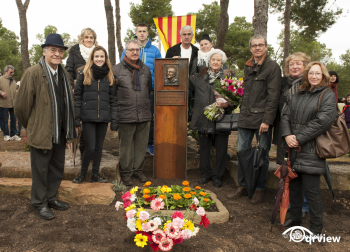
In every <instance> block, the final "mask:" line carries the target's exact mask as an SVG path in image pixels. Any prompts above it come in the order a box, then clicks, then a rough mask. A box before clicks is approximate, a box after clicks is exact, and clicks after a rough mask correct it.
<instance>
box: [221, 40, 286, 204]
mask: <svg viewBox="0 0 350 252" xmlns="http://www.w3.org/2000/svg"><path fill="white" fill-rule="evenodd" d="M249 46H250V51H251V52H252V54H253V57H252V58H251V59H250V60H248V61H247V63H246V64H245V66H244V95H243V100H242V105H241V111H240V115H239V120H238V142H237V151H240V150H244V149H247V148H250V147H251V145H252V140H253V137H254V135H256V137H258V136H259V135H260V136H259V142H260V146H266V148H267V155H266V159H265V165H264V166H263V167H261V171H260V176H259V181H258V186H257V189H256V191H255V193H254V195H253V197H252V200H251V204H258V203H260V202H261V200H262V196H263V191H264V190H265V189H266V179H267V174H268V169H269V151H270V147H271V139H272V125H273V123H274V120H275V116H276V112H277V107H278V100H279V94H280V84H281V70H280V67H279V65H278V64H277V63H276V62H274V61H272V60H270V59H269V58H268V55H267V42H266V38H265V37H263V36H261V35H254V36H253V37H252V38H251V39H250V41H249ZM245 161H246V160H238V182H239V184H240V186H239V188H238V189H237V190H236V191H235V192H232V193H229V194H227V195H226V196H227V198H232V199H233V198H239V197H241V196H242V195H245V194H247V190H246V184H245V181H244V178H243V174H242V170H241V163H243V162H245Z"/></svg>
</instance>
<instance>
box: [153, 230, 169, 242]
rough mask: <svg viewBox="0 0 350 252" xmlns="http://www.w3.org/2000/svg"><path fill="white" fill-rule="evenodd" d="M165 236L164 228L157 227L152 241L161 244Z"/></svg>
mask: <svg viewBox="0 0 350 252" xmlns="http://www.w3.org/2000/svg"><path fill="white" fill-rule="evenodd" d="M165 237H166V236H165V233H164V232H163V230H160V229H157V230H156V231H154V232H153V235H152V241H153V242H154V243H157V244H159V243H160V242H161V241H162V240H163V239H164V238H165Z"/></svg>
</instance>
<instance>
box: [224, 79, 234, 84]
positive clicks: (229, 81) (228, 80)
mask: <svg viewBox="0 0 350 252" xmlns="http://www.w3.org/2000/svg"><path fill="white" fill-rule="evenodd" d="M225 81H226V82H227V83H230V84H231V83H232V82H233V80H230V79H226V80H225Z"/></svg>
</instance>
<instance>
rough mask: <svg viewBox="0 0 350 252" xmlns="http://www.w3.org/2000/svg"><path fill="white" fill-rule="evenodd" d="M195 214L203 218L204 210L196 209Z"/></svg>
mask: <svg viewBox="0 0 350 252" xmlns="http://www.w3.org/2000/svg"><path fill="white" fill-rule="evenodd" d="M196 213H197V214H198V215H200V216H204V215H205V210H204V208H203V207H198V209H197V211H196Z"/></svg>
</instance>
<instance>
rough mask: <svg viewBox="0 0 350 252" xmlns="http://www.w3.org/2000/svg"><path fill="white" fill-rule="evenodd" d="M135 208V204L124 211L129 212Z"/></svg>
mask: <svg viewBox="0 0 350 252" xmlns="http://www.w3.org/2000/svg"><path fill="white" fill-rule="evenodd" d="M135 207H136V205H135V204H131V205H130V206H128V207H127V208H125V211H129V210H131V209H134V208H135Z"/></svg>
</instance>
